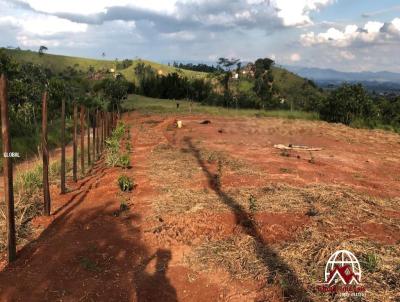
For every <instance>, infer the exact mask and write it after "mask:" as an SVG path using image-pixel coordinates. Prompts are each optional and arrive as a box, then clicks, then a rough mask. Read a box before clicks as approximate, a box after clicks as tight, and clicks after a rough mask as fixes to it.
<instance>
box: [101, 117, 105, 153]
mask: <svg viewBox="0 0 400 302" xmlns="http://www.w3.org/2000/svg"><path fill="white" fill-rule="evenodd" d="M100 123H101V140H100V150H101V151H102V152H103V147H104V112H100Z"/></svg>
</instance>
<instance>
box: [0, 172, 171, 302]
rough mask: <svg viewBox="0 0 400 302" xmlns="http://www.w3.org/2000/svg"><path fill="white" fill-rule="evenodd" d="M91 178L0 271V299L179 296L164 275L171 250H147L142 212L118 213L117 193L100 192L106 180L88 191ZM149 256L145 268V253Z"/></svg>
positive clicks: (146, 299) (109, 298) (42, 299)
mask: <svg viewBox="0 0 400 302" xmlns="http://www.w3.org/2000/svg"><path fill="white" fill-rule="evenodd" d="M95 183H96V180H95V179H93V180H92V181H90V182H89V183H87V184H86V185H85V187H84V188H82V192H81V194H80V195H77V196H76V194H74V193H69V195H70V200H69V202H68V206H67V207H65V208H63V209H62V210H61V212H60V213H59V215H57V218H56V219H55V220H54V221H53V222H52V223H51V224H50V225H49V226H48V227H47V228H46V229H45V230H44V231H43V232H42V233H41V235H40V236H39V237H38V239H36V240H34V241H32V242H31V243H29V244H27V245H26V246H25V247H24V248H23V249H22V250H21V251H20V252H19V253H18V259H17V260H16V261H15V262H14V263H12V264H10V265H8V266H7V267H6V268H5V269H4V270H3V271H1V272H0V301H33V302H35V301H61V300H62V301H107V302H108V301H121V302H122V301H149V302H151V301H171V302H172V301H177V299H176V292H175V289H174V288H173V286H172V285H171V284H170V282H169V280H168V278H167V277H166V272H167V268H168V263H169V261H170V259H171V252H170V251H169V250H160V251H158V252H157V253H155V254H154V255H153V256H150V253H149V251H148V249H147V247H146V246H144V244H143V243H142V241H141V230H140V228H139V225H140V224H139V223H138V221H139V220H140V215H138V214H137V213H135V212H134V210H128V211H125V212H123V213H120V214H119V215H118V216H117V217H116V216H115V215H114V213H115V211H116V210H117V209H118V208H119V201H118V199H117V198H108V197H104V194H103V192H104V191H105V190H110V187H108V186H107V185H103V186H100V187H99V188H97V189H96V190H94V191H91V188H92V187H93V186H94V184H95ZM97 190H99V191H97ZM152 257H153V259H154V260H155V261H156V265H155V267H156V270H155V272H154V273H153V274H149V273H147V271H145V270H146V266H147V264H145V265H144V263H143V261H144V260H143V259H146V260H145V261H146V262H148V261H147V259H150V258H152ZM157 293H158V294H157ZM159 297H165V299H160V298H159Z"/></svg>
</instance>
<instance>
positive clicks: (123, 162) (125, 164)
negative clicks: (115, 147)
mask: <svg viewBox="0 0 400 302" xmlns="http://www.w3.org/2000/svg"><path fill="white" fill-rule="evenodd" d="M118 166H120V167H121V168H123V169H128V168H129V167H130V166H131V160H130V159H129V155H128V154H122V155H121V156H120V158H119V160H118Z"/></svg>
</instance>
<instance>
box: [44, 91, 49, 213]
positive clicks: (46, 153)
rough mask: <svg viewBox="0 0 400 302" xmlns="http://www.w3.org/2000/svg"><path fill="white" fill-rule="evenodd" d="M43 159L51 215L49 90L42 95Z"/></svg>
mask: <svg viewBox="0 0 400 302" xmlns="http://www.w3.org/2000/svg"><path fill="white" fill-rule="evenodd" d="M42 152H43V155H42V159H43V201H44V215H46V216H50V187H49V150H48V146H47V90H45V91H44V93H43V97H42Z"/></svg>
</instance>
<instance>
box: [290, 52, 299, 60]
mask: <svg viewBox="0 0 400 302" xmlns="http://www.w3.org/2000/svg"><path fill="white" fill-rule="evenodd" d="M300 60H301V56H300V54H298V53H293V54H291V56H290V61H292V62H298V61H300Z"/></svg>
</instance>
